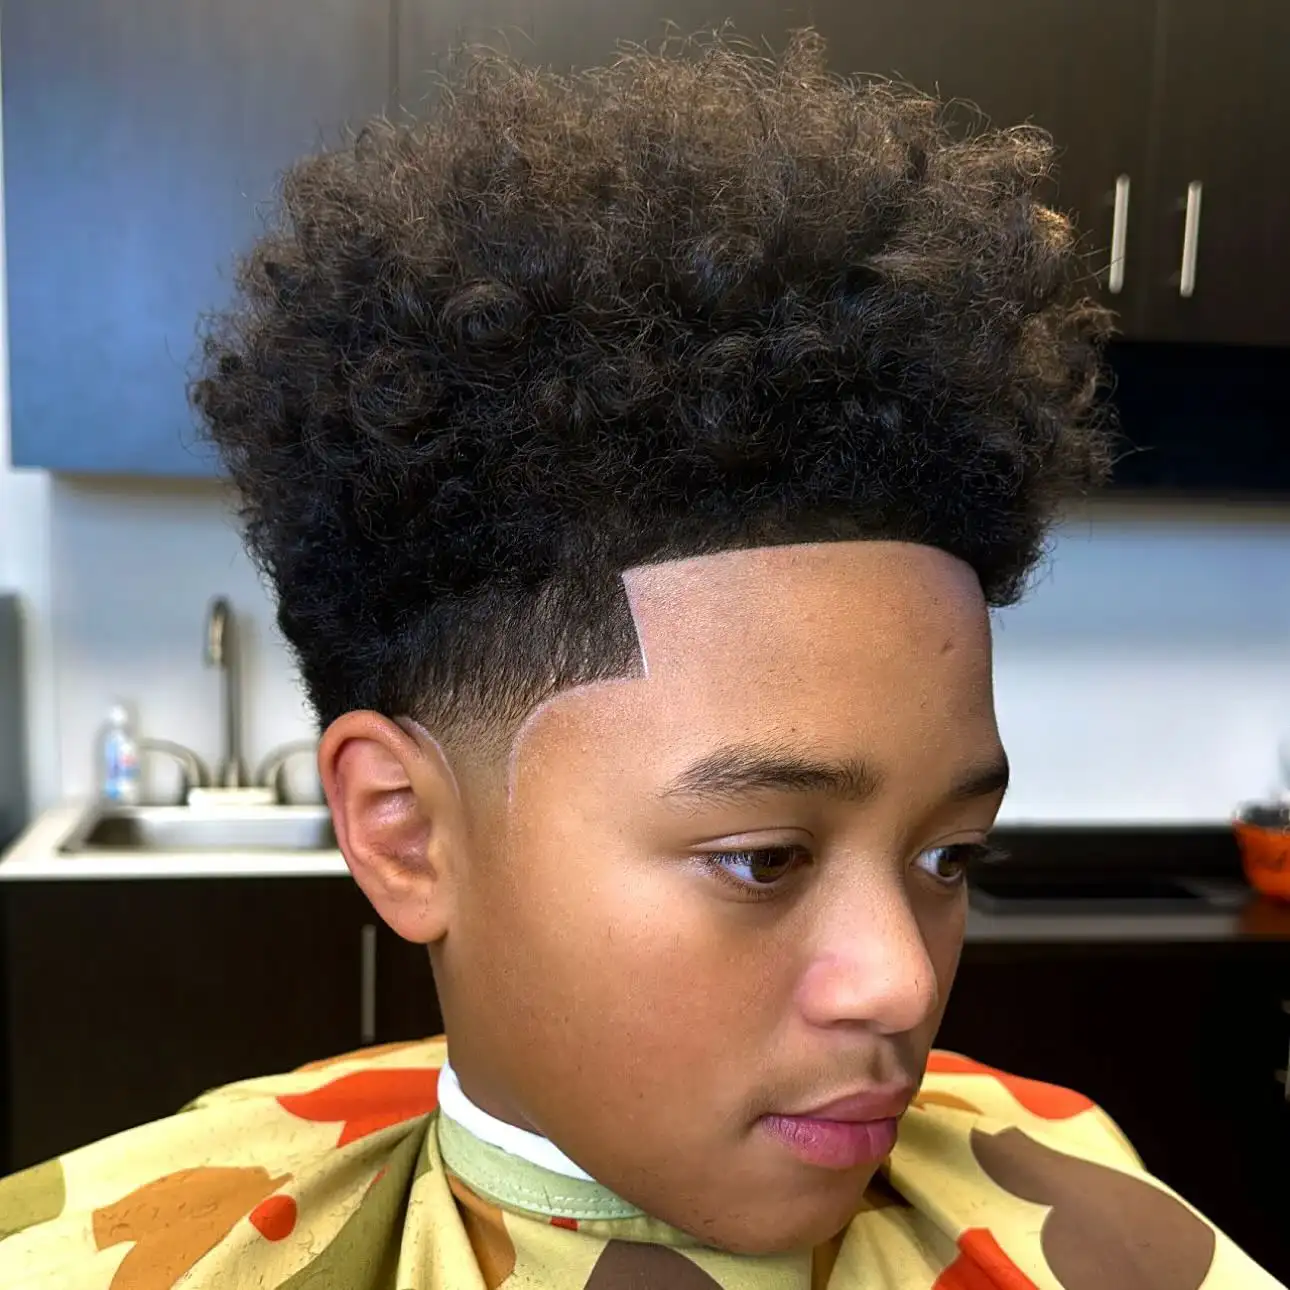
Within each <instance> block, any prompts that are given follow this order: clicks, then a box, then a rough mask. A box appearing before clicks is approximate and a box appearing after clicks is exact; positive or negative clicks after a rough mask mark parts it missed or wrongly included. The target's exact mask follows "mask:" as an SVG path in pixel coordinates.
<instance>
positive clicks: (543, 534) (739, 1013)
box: [0, 34, 1275, 1290]
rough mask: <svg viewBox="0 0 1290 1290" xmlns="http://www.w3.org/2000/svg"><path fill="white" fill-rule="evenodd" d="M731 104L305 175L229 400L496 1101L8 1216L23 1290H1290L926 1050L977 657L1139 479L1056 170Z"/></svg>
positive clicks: (992, 1084)
mask: <svg viewBox="0 0 1290 1290" xmlns="http://www.w3.org/2000/svg"><path fill="white" fill-rule="evenodd" d="M697 52H698V55H699V56H697V57H694V56H690V55H689V53H687V54H686V55H684V56H680V57H677V56H664V55H648V54H633V55H631V56H628V57H624V58H623V59H622V60H621V61H619V62H618V63H616V64H615V65H614V66H613V67H612V68H609V69H605V70H601V71H600V72H598V73H596V74H594V75H585V76H582V77H578V78H575V79H573V80H559V79H557V78H555V77H553V76H550V75H542V74H537V73H534V72H530V71H524V70H522V69H519V68H517V67H514V66H512V65H510V64H508V63H506V62H503V61H498V60H489V59H484V60H483V61H480V62H477V63H476V64H475V65H474V66H473V67H472V69H471V70H469V71H468V73H467V74H466V75H465V76H464V77H463V78H461V79H460V80H459V81H458V83H457V84H456V86H455V88H454V92H453V93H452V94H449V95H445V97H444V100H443V102H442V103H441V104H440V105H439V107H438V108H437V109H436V111H435V113H434V114H433V116H432V117H431V118H430V120H429V121H428V122H427V123H426V124H424V125H422V126H420V127H419V128H415V129H407V130H405V129H394V128H392V127H389V126H386V125H379V124H378V125H376V126H373V127H372V128H371V129H369V130H368V131H367V132H365V133H364V134H363V135H361V136H360V137H359V139H358V140H357V141H356V143H355V145H354V146H353V147H352V148H351V149H349V150H347V151H344V152H339V153H335V154H333V155H330V156H324V157H320V158H316V159H314V160H311V161H308V162H305V163H303V164H302V165H301V166H299V167H298V168H297V169H296V170H295V171H294V172H293V173H292V174H291V175H290V176H289V177H288V179H287V181H286V184H285V189H284V207H285V215H284V219H283V221H282V223H281V225H280V227H279V228H278V229H277V231H275V232H273V233H272V234H271V235H269V236H268V237H266V238H265V239H264V240H263V241H262V242H261V244H260V245H259V246H258V247H257V248H256V249H255V250H254V252H253V253H252V255H251V256H250V258H249V260H248V261H247V263H246V264H245V266H244V269H243V273H242V278H241V289H242V294H241V301H240V304H239V306H238V308H237V309H236V310H235V311H234V312H233V313H231V314H230V315H229V316H228V317H226V318H225V319H224V320H223V322H222V323H221V324H220V325H219V326H217V327H216V328H215V329H214V331H213V332H212V334H211V336H210V339H209V341H208V346H207V363H206V368H205V372H204V375H203V377H202V379H201V380H200V381H199V382H198V383H197V385H196V388H195V398H196V402H197V406H198V407H199V409H200V410H201V413H202V415H203V417H204V418H205V423H206V425H207V426H208V428H209V431H210V434H211V436H212V437H213V439H214V441H215V442H216V444H217V445H218V446H219V448H220V450H221V452H222V454H223V458H224V461H225V463H226V464H227V466H228V469H229V471H230V473H231V475H232V477H233V479H234V481H235V483H236V485H237V487H238V489H239V490H240V494H241V497H242V499H243V507H244V518H245V520H246V523H247V532H248V540H249V544H250V548H251V550H252V551H253V553H254V554H255V556H256V557H257V559H258V560H259V561H260V562H261V564H262V566H263V567H264V569H265V570H266V571H267V573H268V575H269V576H270V578H271V579H272V581H273V584H274V587H275V589H276V592H277V596H278V600H279V606H280V611H279V612H280V621H281V624H282V627H283V630H284V632H285V634H286V636H287V638H288V639H289V640H290V642H291V643H292V645H293V647H294V648H295V650H296V652H297V654H298V657H299V661H300V665H301V668H302V671H303V674H304V677H305V681H306V684H307V686H308V688H309V693H310V695H311V698H312V700H313V702H314V704H315V706H316V708H317V711H318V714H319V716H320V718H321V720H322V722H323V724H324V726H325V727H326V733H325V735H324V737H323V740H322V744H321V748H320V755H319V756H320V768H321V772H322V776H323V781H324V784H325V788H326V792H327V797H328V801H329V803H330V805H331V809H332V813H333V816H334V819H335V824H336V830H337V836H338V838H339V841H340V845H341V848H342V850H343V851H344V853H345V856H346V859H347V861H348V863H349V865H350V868H351V869H352V871H353V873H354V876H355V878H356V879H357V881H358V882H359V884H360V885H361V887H362V888H363V890H364V892H365V893H366V894H367V895H368V897H369V898H370V899H371V901H372V904H373V905H374V907H375V908H376V910H377V911H378V912H379V913H380V915H381V916H382V917H383V918H384V919H385V920H386V921H387V922H388V923H389V924H390V926H391V927H393V928H394V929H395V931H397V932H398V933H399V934H400V935H402V936H404V937H407V938H409V939H411V940H413V941H416V942H421V943H423V944H425V945H427V946H428V947H429V953H430V955H431V959H432V962H433V967H434V973H435V980H436V986H437V989H438V993H439V998H440V1002H441V1005H442V1009H443V1015H444V1018H445V1025H446V1030H447V1034H448V1036H449V1040H450V1043H451V1063H450V1064H449V1057H448V1049H447V1047H446V1044H445V1042H444V1041H442V1040H431V1041H427V1042H425V1043H420V1044H413V1045H404V1046H397V1047H395V1048H394V1049H393V1050H385V1051H368V1052H364V1053H359V1054H355V1055H350V1056H347V1057H343V1058H338V1059H335V1060H333V1061H330V1062H323V1063H319V1064H316V1065H315V1066H313V1067H310V1068H306V1069H305V1070H303V1071H300V1072H297V1073H295V1074H293V1075H289V1076H278V1077H273V1078H269V1079H263V1080H252V1081H248V1082H246V1083H244V1084H240V1085H236V1086H233V1087H231V1088H227V1089H223V1090H219V1091H217V1092H215V1093H211V1094H208V1095H206V1096H205V1097H202V1098H200V1099H198V1101H197V1102H196V1103H194V1104H193V1105H192V1106H191V1107H189V1108H187V1109H186V1110H185V1111H184V1112H183V1113H182V1114H180V1115H178V1116H176V1117H174V1118H173V1119H171V1120H168V1121H163V1122H161V1123H159V1124H154V1125H149V1126H145V1127H143V1128H141V1129H138V1130H135V1131H132V1132H130V1133H128V1134H125V1135H123V1136H122V1137H120V1138H118V1139H114V1140H110V1141H108V1142H106V1143H103V1144H99V1145H98V1146H94V1147H89V1148H86V1149H84V1150H82V1151H78V1152H74V1153H71V1154H70V1155H68V1156H65V1157H63V1158H62V1159H61V1160H59V1161H55V1162H52V1163H51V1164H49V1165H46V1166H41V1167H39V1168H38V1169H36V1170H32V1171H29V1172H28V1173H27V1174H25V1175H22V1176H19V1177H18V1178H15V1179H12V1180H10V1181H9V1183H7V1184H5V1190H4V1192H2V1193H0V1228H3V1229H7V1230H11V1231H13V1232H14V1234H13V1235H10V1236H9V1237H8V1239H6V1240H3V1241H0V1284H2V1285H4V1286H6V1287H13V1286H39V1287H58V1288H59V1290H64V1288H75V1290H81V1288H88V1287H95V1288H96V1290H97V1288H100V1287H102V1288H106V1287H112V1290H161V1287H169V1286H184V1287H201V1288H202V1290H207V1288H214V1287H225V1286H228V1287H243V1286H245V1287H252V1286H254V1287H257V1288H263V1290H287V1288H288V1287H289V1288H291V1290H298V1288H302V1287H306V1286H308V1287H336V1290H341V1288H344V1290H353V1288H355V1287H373V1288H376V1287H381V1288H396V1290H428V1288H431V1287H434V1288H439V1287H443V1288H445V1290H480V1288H481V1287H487V1288H488V1290H494V1288H495V1287H499V1286H510V1287H520V1286H524V1287H538V1288H541V1290H555V1288H560V1290H563V1288H565V1287H570V1288H574V1287H587V1288H588V1290H610V1288H611V1287H628V1286H633V1287H654V1288H657V1290H672V1288H674V1287H675V1288H678V1290H689V1288H694V1290H698V1288H699V1287H704V1286H707V1287H726V1288H727V1290H761V1288H763V1287H764V1288H766V1290H769V1288H770V1287H783V1288H789V1287H792V1288H795V1290H808V1288H812V1287H816V1288H818V1287H833V1288H836V1290H843V1288H854V1287H864V1288H866V1290H867V1288H870V1287H874V1288H876V1287H910V1288H911V1290H912V1288H919V1290H929V1288H931V1287H937V1288H938V1290H950V1288H951V1287H958V1288H967V1287H1009V1288H1011V1290H1018V1288H1020V1287H1032V1286H1042V1287H1051V1286H1062V1287H1066V1288H1067V1290H1090V1288H1093V1287H1096V1288H1097V1290H1106V1288H1110V1287H1116V1288H1124V1290H1129V1288H1137V1287H1151V1288H1157V1290H1175V1288H1177V1290H1182V1288H1183V1287H1200V1286H1205V1287H1211V1288H1212V1287H1219V1286H1224V1287H1241V1288H1242V1290H1254V1288H1255V1287H1259V1286H1272V1285H1274V1284H1275V1282H1273V1280H1272V1279H1271V1278H1270V1277H1269V1276H1267V1275H1266V1274H1265V1273H1263V1272H1261V1271H1260V1270H1259V1269H1257V1268H1255V1267H1254V1266H1253V1265H1252V1264H1251V1263H1250V1262H1249V1261H1248V1260H1247V1259H1246V1258H1245V1257H1244V1256H1243V1255H1242V1254H1241V1253H1240V1252H1239V1251H1238V1250H1237V1249H1236V1248H1235V1247H1234V1246H1233V1245H1232V1244H1231V1243H1230V1242H1229V1241H1228V1240H1227V1239H1226V1238H1225V1237H1224V1236H1222V1235H1221V1234H1219V1233H1217V1232H1216V1231H1215V1230H1214V1229H1213V1228H1212V1227H1211V1226H1210V1225H1209V1224H1208V1223H1206V1222H1205V1221H1204V1220H1203V1219H1201V1218H1199V1217H1198V1216H1197V1215H1196V1214H1195V1213H1194V1212H1193V1211H1192V1210H1191V1209H1190V1208H1189V1207H1187V1206H1186V1205H1185V1204H1184V1203H1183V1202H1181V1201H1180V1200H1178V1199H1176V1198H1175V1197H1173V1196H1172V1194H1171V1193H1169V1192H1167V1191H1166V1190H1164V1189H1163V1187H1161V1186H1160V1185H1158V1184H1156V1183H1154V1182H1153V1181H1151V1180H1150V1179H1149V1178H1147V1177H1146V1176H1145V1175H1144V1174H1143V1172H1142V1170H1141V1167H1140V1165H1139V1162H1138V1160H1137V1158H1136V1157H1135V1156H1134V1154H1133V1152H1132V1149H1131V1148H1130V1147H1129V1146H1128V1145H1127V1144H1126V1143H1125V1141H1124V1140H1123V1138H1122V1137H1121V1136H1120V1135H1119V1133H1118V1132H1117V1131H1116V1129H1115V1127H1114V1126H1113V1125H1112V1124H1111V1123H1110V1121H1109V1120H1108V1119H1107V1118H1106V1116H1105V1115H1103V1114H1102V1113H1101V1112H1100V1111H1099V1110H1098V1109H1097V1108H1095V1107H1093V1106H1092V1105H1091V1104H1090V1103H1088V1102H1087V1101H1086V1100H1084V1099H1082V1098H1080V1097H1078V1096H1077V1095H1075V1094H1072V1093H1067V1092H1065V1091H1064V1090H1060V1089H1053V1088H1050V1087H1048V1086H1044V1085H1036V1084H1033V1083H1031V1082H1028V1081H1025V1080H1018V1079H1014V1078H1011V1077H1008V1076H1002V1075H999V1074H998V1073H997V1072H991V1071H989V1070H988V1069H987V1068H984V1067H980V1066H977V1065H975V1064H974V1063H972V1062H970V1061H967V1060H965V1059H962V1058H957V1057H953V1056H950V1055H948V1054H937V1053H930V1049H931V1044H932V1040H933V1037H934V1035H935V1032H936V1028H937V1025H938V1022H939V1019H940V1016H941V1012H942V1010H943V1008H944V1005H945V1000H946V996H947V993H948V991H949V988H950V984H951V981H952V978H953V976H954V970H955V966H956V962H957V959H958V954H959V948H960V945H961V942H962V937H963V927H964V918H965V908H966V905H965V901H966V897H965V892H964V886H963V879H964V870H965V866H966V864H967V862H968V860H970V859H971V858H972V857H974V856H977V855H978V854H979V853H981V852H982V851H983V850H984V849H985V848H986V847H987V845H988V843H987V838H988V835H989V831H990V828H991V825H992V823H993V821H994V817H995V814H996V812H997V810H998V808H999V804H1000V800H1001V797H1002V794H1003V792H1004V788H1005V783H1006V778H1007V765H1006V762H1005V760H1004V754H1003V749H1002V747H1001V745H1000V741H999V736H998V732H997V729H996V726H995V719H994V713H993V705H992V699H991V677H990V640H989V609H990V607H991V606H995V605H1003V604H1006V603H1008V602H1010V601H1011V600H1013V599H1014V598H1015V597H1016V596H1017V594H1018V593H1019V590H1020V588H1021V586H1022V582H1023V580H1024V578H1025V576H1026V573H1027V571H1028V570H1029V569H1030V567H1031V566H1032V564H1033V563H1034V561H1035V559H1036V556H1037V554H1038V552H1039V550H1040V545H1041V542H1042V540H1043V535H1044V532H1045V528H1046V525H1047V524H1048V522H1049V519H1050V517H1051V515H1052V513H1053V510H1054V507H1055V505H1056V503H1057V502H1058V501H1059V500H1060V499H1061V498H1062V497H1064V496H1065V495H1066V494H1067V493H1068V492H1070V491H1071V490H1072V489H1073V488H1077V487H1079V486H1080V485H1082V484H1083V483H1085V482H1088V481H1091V480H1093V479H1094V478H1096V477H1097V476H1098V475H1099V474H1100V472H1101V471H1102V469H1103V465H1104V461H1105V452H1106V450H1105V445H1104V441H1103V437H1102V435H1101V433H1100V431H1099V429H1098V426H1097V418H1096V415H1095V411H1094V407H1095V405H1094V395H1095V391H1096V386H1097V382H1098V374H1099V368H1098V355H1099V345H1100V342H1101V339H1102V338H1103V336H1104V335H1105V334H1106V331H1107V325H1108V324H1107V318H1106V316H1105V314H1104V312H1103V311H1102V310H1101V309H1100V308H1099V307H1097V306H1096V305H1094V304H1091V303H1089V302H1088V301H1087V300H1085V299H1082V298H1081V296H1080V290H1079V276H1078V264H1077V261H1076V258H1075V256H1074V254H1073V252H1072V249H1071V246H1072V232H1071V228H1070V226H1069V224H1068V222H1067V221H1066V220H1065V219H1063V218H1062V217H1061V216H1059V215H1057V214H1055V213H1053V212H1052V211H1050V210H1048V209H1046V208H1045V207H1044V206H1043V205H1041V204H1040V203H1039V201H1038V200H1037V198H1036V196H1035V194H1036V189H1037V186H1038V185H1039V184H1040V183H1041V182H1042V181H1043V180H1044V179H1045V178H1046V176H1047V173H1048V169H1049V164H1050V156H1051V154H1050V150H1049V146H1048V144H1047V142H1046V141H1045V139H1044V138H1043V137H1042V136H1040V135H1039V134H1038V133H1036V132H1034V131H1030V130H1021V131H1011V132H1005V133H996V134H983V135H981V136H979V137H978V138H976V139H975V140H973V141H971V142H966V143H964V142H954V141H952V140H951V139H950V138H949V137H948V135H946V134H945V132H944V131H943V129H942V127H941V125H940V124H939V123H938V115H937V108H936V105H935V104H933V103H932V102H930V101H927V100H924V99H922V98H920V97H917V96H915V95H913V94H910V93H906V92H902V91H897V90H895V89H892V88H888V87H880V86H867V87H866V86H862V85H857V84H849V83H841V82H837V81H834V80H831V79H830V78H828V77H827V76H826V75H825V73H824V71H823V68H824V60H823V53H822V49H821V47H820V43H819V41H818V39H817V38H815V37H814V36H812V35H809V34H805V35H802V36H800V37H798V38H797V39H796V40H795V41H794V43H793V44H792V46H791V47H790V49H789V50H788V52H787V53H786V54H785V55H784V56H783V57H782V58H781V59H780V60H779V61H778V62H770V61H758V60H754V59H752V58H750V57H749V56H747V54H745V53H743V52H741V51H740V50H739V49H737V48H735V47H733V46H732V45H730V44H729V43H725V42H722V41H715V42H713V43H711V44H710V45H708V46H707V47H706V48H705V49H701V50H699V51H697ZM929 1053H930V1056H929ZM902 1117H903V1118H902ZM898 1127H899V1135H898V1134H897V1129H898Z"/></svg>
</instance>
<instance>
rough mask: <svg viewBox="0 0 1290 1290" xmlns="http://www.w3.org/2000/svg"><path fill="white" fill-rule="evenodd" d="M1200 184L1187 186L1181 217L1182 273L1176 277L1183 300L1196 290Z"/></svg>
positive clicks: (1196, 180) (1197, 181)
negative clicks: (1184, 208) (1185, 206)
mask: <svg viewBox="0 0 1290 1290" xmlns="http://www.w3.org/2000/svg"><path fill="white" fill-rule="evenodd" d="M1200 191H1201V182H1200V180H1199V179H1193V180H1192V181H1191V183H1189V184H1188V185H1187V214H1186V215H1185V216H1184V217H1183V253H1182V272H1181V273H1180V274H1179V277H1178V294H1179V295H1180V296H1182V298H1183V299H1184V300H1186V299H1188V298H1189V297H1190V296H1191V294H1192V293H1193V292H1194V291H1195V290H1196V255H1197V252H1198V250H1199V248H1200Z"/></svg>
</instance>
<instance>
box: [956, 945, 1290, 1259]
mask: <svg viewBox="0 0 1290 1290" xmlns="http://www.w3.org/2000/svg"><path fill="white" fill-rule="evenodd" d="M1287 1000H1290V952H1288V949H1287V944H1286V943H1285V942H1269V943H1265V944H1261V945H1254V944H1246V945H1243V946H1241V947H1240V948H1239V951H1238V949H1237V948H1236V947H1233V946H1222V945H1206V946H1190V947H1189V946H1187V945H1185V944H1177V943H1172V944H1171V943H1167V942H1166V943H1160V944H1156V945H1149V944H1111V945H1105V944H1102V945H1099V944H1088V943H1084V944H1071V945H1045V944H1030V945H972V944H969V945H968V946H967V948H966V950H965V954H964V960H963V966H962V968H961V970H960V973H959V978H958V981H957V983H956V984H955V987H954V991H953V993H952V995H951V998H950V1003H949V1007H948V1009H947V1011H946V1015H945V1022H944V1025H943V1026H942V1029H941V1033H940V1035H939V1037H938V1039H937V1043H938V1044H939V1045H940V1046H942V1047H945V1048H949V1049H951V1050H953V1051H958V1052H964V1053H967V1054H969V1055H970V1056H972V1057H974V1058H976V1059H977V1060H978V1061H983V1062H986V1063H987V1064H990V1065H993V1066H998V1067H1000V1068H1002V1069H1004V1070H1011V1071H1015V1072H1018V1073H1021V1074H1024V1075H1027V1076H1030V1077H1033V1078H1035V1079H1041V1080H1047V1081H1049V1082H1051V1083H1056V1084H1063V1085H1067V1086H1069V1087H1071V1088H1076V1089H1078V1090H1079V1091H1080V1092H1082V1093H1085V1094H1086V1095H1088V1096H1089V1097H1091V1098H1093V1099H1094V1101H1096V1102H1098V1103H1099V1104H1100V1105H1101V1106H1102V1107H1103V1108H1104V1109H1105V1110H1106V1111H1107V1112H1108V1114H1110V1115H1111V1117H1112V1118H1113V1119H1114V1120H1115V1121H1116V1122H1117V1123H1118V1124H1119V1126H1120V1127H1121V1128H1122V1129H1123V1130H1124V1132H1125V1133H1126V1134H1127V1135H1128V1137H1129V1139H1130V1141H1131V1142H1132V1143H1133V1144H1134V1146H1135V1147H1136V1149H1137V1150H1138V1152H1139V1154H1140V1155H1141V1156H1142V1158H1143V1160H1144V1162H1145V1164H1146V1166H1147V1168H1148V1169H1150V1170H1151V1171H1152V1172H1153V1173H1155V1174H1156V1175H1157V1176H1159V1177H1160V1178H1162V1179H1163V1180H1164V1181H1165V1182H1166V1183H1168V1184H1169V1185H1170V1186H1171V1187H1173V1188H1174V1189H1175V1190H1176V1191H1177V1192H1179V1193H1180V1194H1181V1195H1183V1196H1184V1197H1186V1198H1187V1199H1188V1200H1189V1201H1190V1202H1191V1203H1192V1204H1194V1205H1195V1206H1196V1207H1197V1208H1198V1209H1199V1210H1200V1211H1201V1212H1202V1213H1204V1214H1206V1215H1207V1216H1208V1217H1209V1218H1211V1219H1212V1220H1213V1221H1214V1222H1215V1223H1216V1224H1218V1226H1219V1227H1220V1228H1222V1229H1223V1230H1224V1231H1225V1232H1227V1234H1228V1235H1229V1236H1231V1237H1232V1239H1233V1240H1235V1241H1236V1242H1237V1243H1238V1244H1239V1245H1241V1246H1242V1247H1244V1248H1245V1249H1246V1250H1248V1252H1249V1253H1250V1254H1251V1256H1252V1257H1254V1258H1255V1259H1257V1260H1258V1261H1259V1262H1260V1263H1262V1264H1263V1265H1264V1266H1265V1267H1267V1268H1268V1269H1269V1270H1270V1271H1271V1272H1273V1273H1274V1274H1275V1275H1277V1276H1278V1277H1279V1278H1281V1279H1282V1280H1285V1279H1287V1278H1290V1227H1287V1224H1286V1221H1285V1215H1286V1214H1287V1213H1290V1172H1287V1169H1286V1162H1287V1160H1290V1102H1288V1101H1287V1100H1286V1099H1287V1093H1286V1087H1285V1084H1284V1078H1285V1068H1286V1064H1287V1051H1288V1050H1290V1015H1287V1013H1286V1010H1285V1004H1286V1001H1287Z"/></svg>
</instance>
